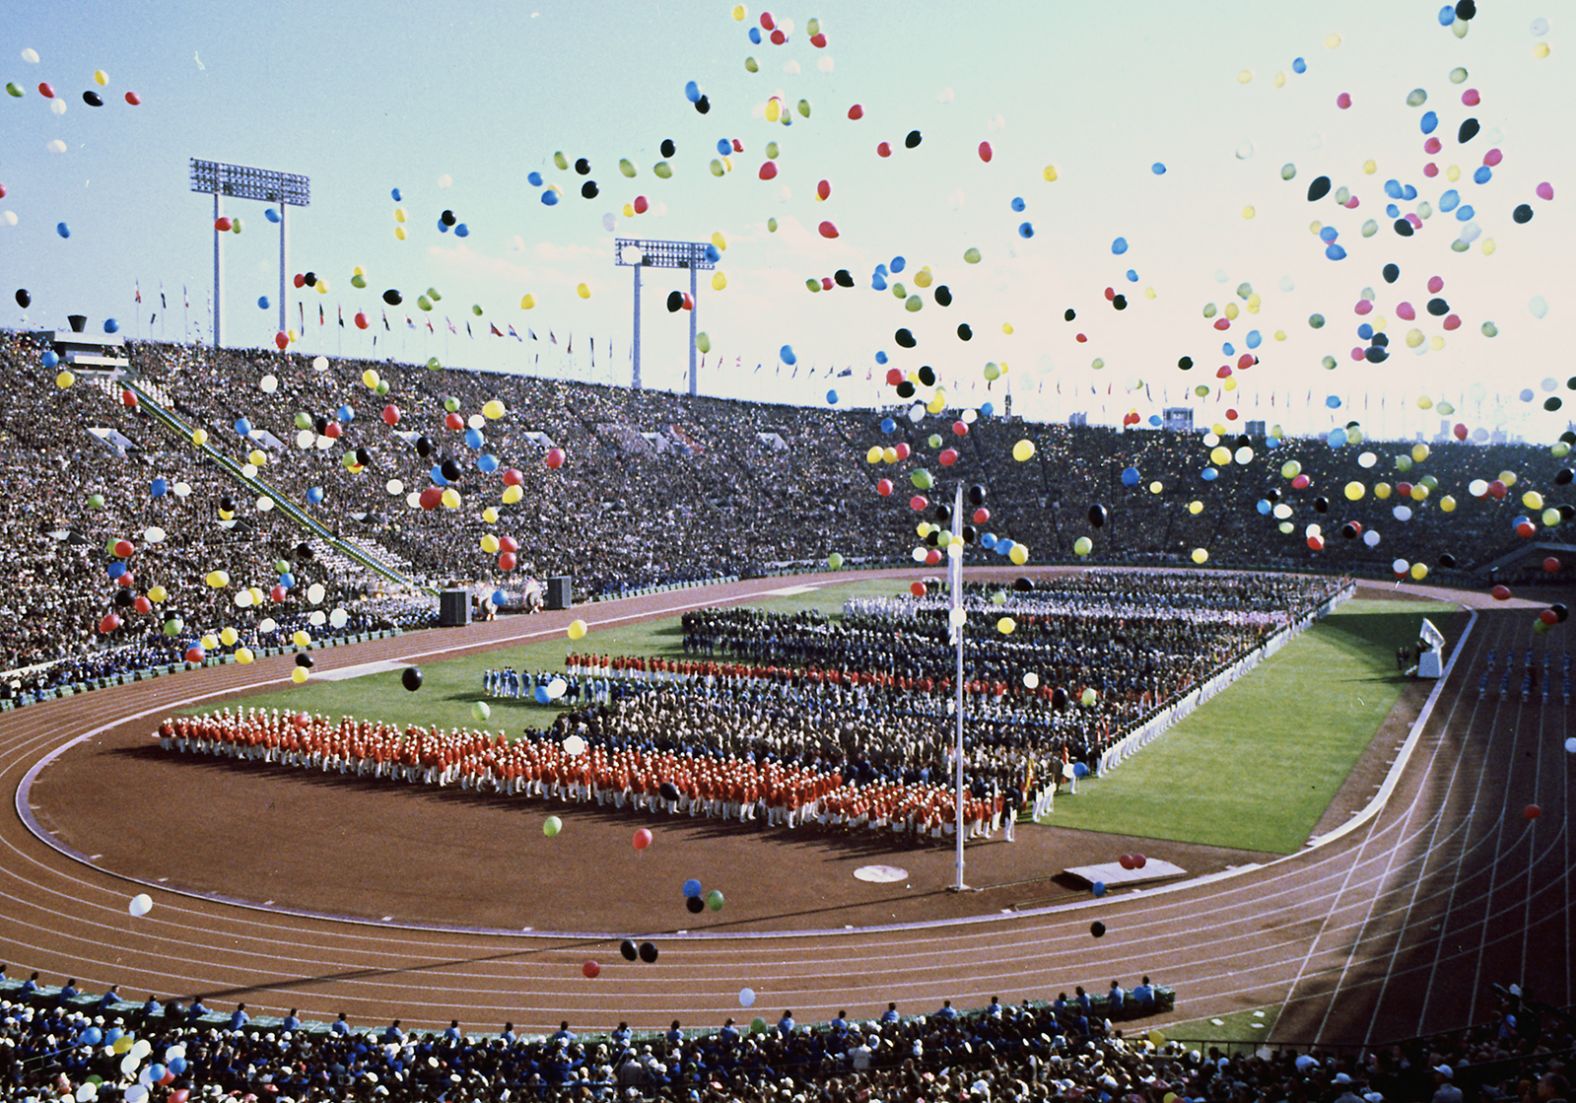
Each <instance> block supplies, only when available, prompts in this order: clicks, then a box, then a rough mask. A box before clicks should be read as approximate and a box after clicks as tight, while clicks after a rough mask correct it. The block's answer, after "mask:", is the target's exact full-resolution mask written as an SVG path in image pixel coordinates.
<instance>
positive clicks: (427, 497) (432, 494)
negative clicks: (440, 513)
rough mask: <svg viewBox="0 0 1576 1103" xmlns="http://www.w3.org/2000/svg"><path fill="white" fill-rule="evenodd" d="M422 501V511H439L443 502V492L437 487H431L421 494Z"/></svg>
mask: <svg viewBox="0 0 1576 1103" xmlns="http://www.w3.org/2000/svg"><path fill="white" fill-rule="evenodd" d="M420 501H421V508H422V509H437V508H438V505H439V503H441V502H442V501H443V491H441V490H439V489H438V488H437V487H435V486H429V487H428V488H427V489H426V490H423V491H422V492H421V499H420Z"/></svg>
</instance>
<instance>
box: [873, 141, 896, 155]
mask: <svg viewBox="0 0 1576 1103" xmlns="http://www.w3.org/2000/svg"><path fill="white" fill-rule="evenodd" d="M876 156H877V157H890V156H892V143H891V142H880V143H878V144H877V145H876Z"/></svg>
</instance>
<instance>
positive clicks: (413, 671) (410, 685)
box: [399, 666, 423, 693]
mask: <svg viewBox="0 0 1576 1103" xmlns="http://www.w3.org/2000/svg"><path fill="white" fill-rule="evenodd" d="M422 677H423V675H422V673H421V667H419V666H407V667H406V668H405V669H404V670H402V671H400V675H399V684H400V685H402V686H404V687H405V688H406V689H407V690H408V691H410V692H411V693H415V692H416V691H417V690H418V689H420V688H421V682H422Z"/></svg>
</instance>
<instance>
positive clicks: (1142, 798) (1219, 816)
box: [1041, 600, 1455, 854]
mask: <svg viewBox="0 0 1576 1103" xmlns="http://www.w3.org/2000/svg"><path fill="white" fill-rule="evenodd" d="M1454 609H1455V607H1454V606H1453V605H1446V604H1442V603H1439V602H1422V601H1419V602H1405V601H1371V600H1353V601H1349V602H1347V603H1346V604H1345V605H1343V606H1342V607H1341V608H1340V609H1339V610H1337V611H1336V612H1335V613H1334V614H1332V615H1331V616H1329V617H1327V618H1326V619H1325V620H1324V621H1322V622H1320V623H1319V624H1317V625H1315V626H1314V627H1313V628H1311V629H1310V630H1308V631H1307V632H1305V633H1303V635H1302V636H1300V637H1298V638H1297V639H1296V640H1294V641H1293V642H1292V643H1290V644H1288V645H1287V646H1286V647H1285V648H1283V649H1282V650H1281V652H1280V653H1279V654H1278V655H1276V656H1275V657H1274V658H1272V659H1270V660H1269V661H1267V662H1265V663H1264V664H1262V665H1261V666H1259V667H1258V668H1257V669H1255V670H1253V671H1252V672H1250V673H1249V674H1247V675H1246V676H1244V677H1243V678H1242V679H1241V680H1239V681H1238V682H1237V683H1236V684H1235V685H1233V686H1231V687H1230V688H1229V689H1227V690H1225V691H1224V692H1222V693H1220V694H1218V695H1217V696H1216V697H1215V698H1214V699H1213V700H1211V701H1210V702H1209V703H1208V704H1206V705H1205V706H1204V707H1202V708H1200V709H1199V710H1198V711H1197V712H1195V713H1194V714H1193V715H1192V716H1189V717H1188V718H1187V719H1186V720H1183V721H1182V722H1181V723H1180V724H1178V725H1177V726H1176V727H1175V728H1174V729H1173V730H1172V731H1170V732H1168V733H1167V734H1166V735H1164V736H1162V737H1161V738H1160V739H1159V740H1157V741H1156V742H1155V743H1153V744H1151V745H1150V746H1149V747H1147V748H1145V749H1144V750H1143V751H1142V752H1141V753H1140V754H1138V755H1136V756H1134V757H1133V758H1131V759H1129V760H1128V761H1127V762H1126V763H1124V764H1123V765H1122V767H1121V768H1120V769H1118V770H1115V771H1113V772H1112V773H1111V775H1110V776H1109V777H1107V778H1104V779H1098V780H1097V779H1094V778H1090V779H1087V780H1085V781H1083V782H1080V783H1079V786H1078V795H1077V796H1069V795H1066V794H1064V795H1063V796H1061V797H1058V798H1057V800H1056V810H1055V811H1054V812H1053V813H1052V814H1051V815H1049V816H1047V817H1046V818H1045V819H1044V820H1042V821H1041V822H1042V823H1047V824H1053V825H1055V826H1057V827H1073V828H1082V829H1085V830H1091V831H1107V832H1113V833H1116V834H1123V835H1137V836H1140V837H1143V838H1152V839H1174V840H1177V841H1180V842H1195V843H1206V844H1210V845H1214V846H1227V847H1236V848H1239V849H1242V850H1258V851H1267V852H1271V853H1276V854H1289V853H1291V852H1292V851H1294V850H1297V849H1299V848H1300V847H1301V846H1302V845H1303V844H1304V843H1305V842H1306V841H1307V839H1308V836H1309V835H1310V834H1311V833H1312V831H1313V828H1314V825H1315V824H1317V823H1318V821H1319V817H1320V816H1322V815H1323V814H1324V810H1325V808H1326V807H1327V806H1328V805H1329V803H1330V800H1331V798H1332V797H1333V796H1334V795H1335V792H1336V790H1337V789H1339V788H1340V785H1341V782H1342V781H1344V780H1345V778H1346V775H1347V774H1348V773H1349V772H1350V771H1351V769H1352V766H1353V765H1354V764H1355V763H1356V762H1357V759H1358V757H1359V756H1360V755H1361V754H1362V752H1363V749H1364V748H1365V747H1367V746H1368V743H1369V742H1370V741H1371V740H1372V739H1373V736H1374V733H1375V732H1377V731H1378V730H1379V726H1380V725H1381V724H1382V723H1383V722H1384V719H1385V716H1386V715H1387V714H1388V713H1389V712H1390V709H1391V708H1392V707H1393V706H1394V705H1395V702H1396V699H1397V698H1398V697H1399V696H1400V693H1401V689H1402V687H1403V686H1404V685H1405V684H1406V683H1405V682H1404V681H1403V680H1402V679H1401V678H1400V677H1399V676H1398V675H1397V673H1396V669H1395V649H1396V648H1397V647H1399V646H1401V645H1402V644H1408V643H1412V642H1414V641H1415V640H1416V638H1417V627H1418V621H1419V618H1420V617H1421V616H1424V615H1430V616H1436V617H1437V616H1440V615H1441V614H1445V613H1449V612H1453V611H1454ZM1449 634H1450V633H1449V632H1448V630H1447V635H1449ZM1451 642H1452V643H1453V642H1454V640H1453V638H1452V640H1451Z"/></svg>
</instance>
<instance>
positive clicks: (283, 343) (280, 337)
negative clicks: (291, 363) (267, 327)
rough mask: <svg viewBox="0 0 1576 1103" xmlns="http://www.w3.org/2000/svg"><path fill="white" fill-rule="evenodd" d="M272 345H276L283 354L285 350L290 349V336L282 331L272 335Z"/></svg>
mask: <svg viewBox="0 0 1576 1103" xmlns="http://www.w3.org/2000/svg"><path fill="white" fill-rule="evenodd" d="M274 344H276V345H278V346H279V350H280V351H281V352H283V351H284V350H285V349H287V348H289V347H290V335H289V334H288V333H286V332H284V331H283V330H280V331H279V332H278V333H276V334H274Z"/></svg>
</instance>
